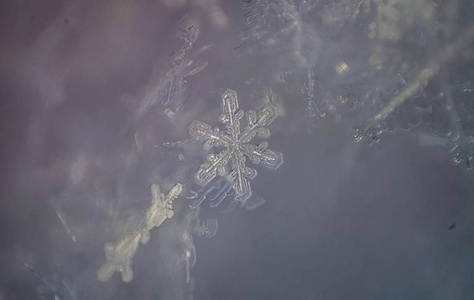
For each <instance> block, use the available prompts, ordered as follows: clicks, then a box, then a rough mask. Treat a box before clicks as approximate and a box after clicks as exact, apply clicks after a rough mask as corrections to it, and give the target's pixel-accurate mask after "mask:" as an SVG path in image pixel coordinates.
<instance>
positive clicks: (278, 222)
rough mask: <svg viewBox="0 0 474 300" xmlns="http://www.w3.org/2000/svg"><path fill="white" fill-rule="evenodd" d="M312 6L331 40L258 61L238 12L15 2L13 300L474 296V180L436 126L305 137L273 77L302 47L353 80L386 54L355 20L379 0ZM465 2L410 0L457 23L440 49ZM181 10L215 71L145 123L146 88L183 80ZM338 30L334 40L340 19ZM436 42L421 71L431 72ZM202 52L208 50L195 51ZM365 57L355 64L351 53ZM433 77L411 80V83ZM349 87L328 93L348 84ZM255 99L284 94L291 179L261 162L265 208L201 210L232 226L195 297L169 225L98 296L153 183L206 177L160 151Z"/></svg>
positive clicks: (156, 108)
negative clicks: (102, 277)
mask: <svg viewBox="0 0 474 300" xmlns="http://www.w3.org/2000/svg"><path fill="white" fill-rule="evenodd" d="M266 2H271V1H266ZM290 2H291V1H290ZM296 2H297V1H295V3H296ZM317 2H318V4H319V5H320V6H319V7H321V9H326V11H327V12H325V16H326V17H327V18H329V19H330V20H331V21H326V22H322V23H321V24H323V25H327V26H326V27H324V26H321V27H318V28H317V29H318V31H317V32H318V37H317V38H314V40H311V39H312V38H313V37H312V36H311V35H310V36H309V37H306V36H303V40H305V39H307V40H310V41H313V42H314V48H311V46H308V45H307V44H304V43H302V41H301V40H296V41H295V40H292V41H291V43H289V46H288V45H287V46H288V47H289V48H290V50H288V49H285V50H282V51H278V49H283V48H285V47H283V43H278V42H277V43H276V45H275V46H274V47H272V46H270V47H269V48H270V49H271V51H270V50H268V48H267V49H259V47H260V46H259V45H258V44H257V47H256V48H257V49H256V50H255V49H253V48H251V49H248V50H247V52H246V50H245V49H242V48H241V47H238V46H239V45H241V44H242V32H243V31H245V30H246V27H247V25H246V24H245V22H244V19H245V17H244V14H245V12H246V11H245V9H244V8H242V3H241V1H226V2H217V1H211V0H207V1H185V0H182V1H175V2H173V1H131V0H121V1H112V0H104V1H80V2H78V1H48V2H47V3H44V2H37V1H28V0H26V1H9V0H7V1H3V2H2V4H1V5H0V45H1V46H0V101H1V102H0V145H1V146H0V157H1V172H0V175H1V179H0V191H1V192H0V195H1V198H0V229H1V234H0V269H1V272H0V299H42V297H43V298H44V299H55V298H54V297H55V296H56V297H59V298H60V299H185V298H189V297H191V296H190V294H194V298H195V299H471V297H472V295H474V287H473V284H472V282H473V280H474V235H473V234H472V230H473V228H474V206H473V199H474V188H473V187H474V185H473V182H474V173H472V171H471V172H470V171H468V170H467V169H466V168H465V167H464V165H458V166H453V165H452V164H451V163H450V158H449V154H448V153H447V152H446V150H445V149H444V147H443V146H442V145H443V143H444V142H445V141H444V140H443V137H439V136H437V135H436V134H435V133H433V132H432V131H430V129H429V128H428V127H429V126H425V127H426V128H425V127H424V124H422V125H420V128H418V130H411V131H401V130H398V131H396V132H394V133H390V134H385V133H384V134H383V138H382V141H381V142H380V143H378V144H376V145H374V146H372V147H368V146H367V145H365V144H364V143H362V142H361V143H354V142H353V139H352V127H353V126H354V124H355V123H357V122H359V121H360V118H363V117H364V114H361V115H357V114H356V113H353V112H352V111H349V110H347V111H345V110H346V109H345V108H344V107H342V108H340V111H341V112H340V114H334V115H329V114H328V116H327V117H325V118H323V119H322V120H320V121H319V122H318V125H317V127H316V128H314V129H312V130H308V128H307V127H308V125H307V124H306V122H305V118H306V115H305V109H304V102H303V101H302V100H301V99H300V98H298V93H290V92H288V91H287V90H286V86H285V84H284V83H282V81H278V80H277V79H275V78H277V77H278V74H281V72H285V71H286V70H290V71H294V69H297V67H292V60H291V59H288V57H287V56H285V55H287V54H288V53H292V52H291V51H293V50H294V48H293V47H296V48H297V49H298V50H301V52H302V53H304V55H305V57H306V58H307V59H308V61H309V62H308V64H311V67H312V68H314V69H317V68H318V64H321V66H322V67H324V68H326V67H327V66H326V64H325V63H323V62H327V64H328V65H329V64H331V63H332V62H338V61H343V60H344V61H350V62H351V63H350V64H349V65H350V66H354V65H355V66H356V67H355V68H356V69H357V70H362V71H364V70H369V69H370V68H371V67H373V66H369V65H366V61H365V60H363V58H365V54H366V53H364V51H376V50H374V48H371V47H372V46H371V45H367V44H366V43H365V42H364V41H363V40H361V39H358V37H357V36H356V35H355V33H354V32H364V30H365V29H361V30H360V31H358V30H359V29H360V28H365V27H366V28H369V27H370V26H369V25H370V23H371V22H372V20H373V19H369V18H370V17H373V15H372V14H371V13H367V16H366V17H367V19H364V18H365V17H364V16H363V15H362V14H360V15H358V16H357V18H353V17H351V16H352V15H351V14H349V15H343V12H346V13H347V11H346V10H343V9H342V8H344V7H347V5H354V3H370V5H371V6H372V11H376V7H377V5H379V4H380V3H381V2H380V3H379V2H378V1H352V2H351V1H339V2H340V5H339V6H337V5H336V8H341V9H339V10H337V9H333V10H331V7H333V5H335V4H333V3H332V2H331V1H327V3H326V4H325V3H324V1H317ZM339 2H338V3H339ZM392 2H393V1H388V3H392ZM405 2H409V1H399V3H405ZM452 2H453V3H456V5H455V8H453V7H451V6H449V5H446V7H439V6H435V4H436V3H434V2H433V1H422V0H419V1H414V2H413V3H415V4H416V5H415V6H416V7H417V8H420V7H421V9H420V10H419V11H421V12H422V11H424V8H423V6H424V5H433V7H436V14H437V15H436V16H437V17H439V20H441V21H439V22H441V23H442V22H443V20H444V22H445V23H443V24H444V25H443V24H441V23H437V22H433V24H435V25H436V26H440V27H442V26H448V25H449V26H451V27H452V28H451V29H450V30H451V31H449V30H446V31H449V32H451V33H452V34H453V36H437V37H436V41H437V43H436V45H438V46H439V47H440V48H442V47H444V46H445V45H449V43H450V41H451V40H452V39H453V40H455V36H454V35H455V34H456V33H458V32H461V31H462V30H463V28H465V27H466V26H472V24H469V22H467V25H466V21H465V20H464V21H463V19H462V17H460V14H461V13H460V12H463V11H471V13H472V10H474V8H473V6H474V4H473V3H472V1H457V2H456V1H452ZM292 3H293V2H292ZM443 5H444V4H443ZM351 7H352V6H351ZM395 7H397V6H396V5H395ZM361 9H362V8H361ZM276 13H278V11H277V12H276ZM280 13H281V11H280ZM331 13H333V14H334V15H330V14H331ZM186 15H187V16H188V17H187V19H186V20H191V21H190V22H191V23H192V24H193V26H196V27H199V36H198V38H197V40H196V41H195V45H194V46H193V50H191V52H190V53H189V56H190V57H191V58H192V59H193V61H207V62H208V65H207V66H206V68H205V69H204V70H203V71H201V72H199V73H198V74H196V75H193V76H189V77H187V78H186V81H187V91H186V95H185V96H183V97H185V101H183V103H179V105H178V106H179V109H180V111H179V114H178V115H177V117H176V119H173V120H171V121H170V119H169V118H168V116H167V115H166V113H165V109H164V107H163V106H162V105H160V104H159V103H158V102H157V103H154V104H155V105H150V107H149V109H148V110H147V111H146V112H145V113H142V114H137V113H136V111H137V110H138V108H139V105H140V103H141V101H142V98H143V97H144V96H145V95H146V93H147V89H146V86H153V83H154V82H156V81H157V80H158V79H157V78H160V76H164V75H163V74H166V70H168V69H170V68H171V67H172V65H171V64H170V60H171V57H172V53H173V51H174V50H176V49H178V48H179V47H180V45H181V43H182V41H180V39H179V37H177V32H178V30H179V27H180V26H181V25H182V24H181V23H182V21H181V20H182V19H183V17H185V16H186ZM470 16H471V17H472V14H471V15H470ZM338 17H340V19H342V20H343V22H342V23H338V24H343V25H340V26H339V27H337V26H336V25H334V23H332V22H333V21H332V20H338ZM317 18H318V16H316V19H317ZM387 18H388V19H390V16H388V17H387ZM407 18H408V17H407ZM427 18H428V17H427ZM446 19H450V20H454V21H451V22H453V23H449V22H448V21H446ZM300 21H301V22H308V24H311V22H310V21H311V20H310V21H308V20H305V19H302V20H300ZM275 22H276V21H275ZM334 22H336V21H334ZM427 24H428V25H426V24H425V25H424V26H429V24H431V23H429V22H427ZM446 24H448V25H446ZM453 24H454V25H453ZM435 25H433V26H435ZM272 26H275V28H276V26H277V25H274V24H273V25H272ZM315 26H316V25H315ZM346 27H347V28H349V29H347V28H346ZM354 28H356V29H357V30H356V29H354ZM346 29H347V30H346ZM275 30H276V29H275ZM351 30H353V31H354V32H352V31H351ZM367 30H368V29H367ZM423 32H430V28H429V27H426V28H424V31H423ZM284 33H285V32H283V34H284ZM353 34H354V36H352V35H353ZM364 34H367V32H365V33H364ZM400 34H401V35H402V38H401V39H402V40H404V39H405V40H407V41H408V42H407V45H404V47H402V48H401V50H400V49H398V50H400V51H403V53H405V52H406V53H411V52H410V51H411V46H410V43H409V42H410V41H412V40H417V36H416V34H419V32H415V31H413V32H412V31H410V30H405V31H403V30H400ZM408 34H413V35H415V37H413V39H412V38H411V36H403V35H408ZM244 37H245V34H244ZM279 38H284V37H281V36H279V35H277V36H276V39H277V40H278V39H279ZM429 39H430V37H429V36H428V38H427V41H424V42H420V44H421V46H420V47H421V49H425V50H423V51H421V54H417V53H415V54H413V57H409V58H407V61H408V62H409V63H410V62H414V61H417V62H418V61H423V62H425V61H427V62H430V61H431V60H433V59H436V57H437V56H436V54H433V53H432V52H436V51H433V49H432V48H430V47H431V46H432V44H430V42H429ZM250 42H252V41H250ZM305 42H307V41H306V40H305ZM308 43H309V42H308ZM301 44H304V45H303V46H301ZM415 44H416V43H415ZM204 45H210V46H211V48H210V49H208V50H205V51H203V52H202V53H197V49H199V48H200V47H202V46H204ZM295 45H297V46H295ZM430 45H431V46H430ZM468 45H469V43H468ZM471 45H472V42H471ZM418 46H419V45H418ZM236 47H237V49H235V48H236ZM279 47H280V48H279ZM308 47H309V48H310V49H309V50H308V49H307V48H308ZM423 47H426V48H423ZM263 48H264V47H263ZM272 48H274V49H272ZM350 49H354V51H355V54H354V55H352V56H350V55H349V56H350V58H348V54H347V53H348V52H350V51H349V50H350ZM259 50H262V51H260V54H259V53H258V52H259ZM319 50H320V52H318V53H316V51H319ZM415 50H417V51H419V49H415ZM415 50H413V52H416V51H415ZM305 51H306V52H305ZM308 53H310V54H308ZM311 53H312V54H314V57H313V56H311ZM383 54H384V53H383V52H382V54H381V55H383ZM359 56H360V57H361V58H360V60H359V61H358V58H359ZM460 57H462V54H459V56H457V57H456V58H455V59H454V61H455V62H457V59H459V61H460V62H457V64H456V63H453V62H445V61H443V62H441V63H442V64H444V65H446V64H450V63H451V64H452V66H451V67H445V68H441V70H440V73H441V74H448V72H449V71H453V70H455V71H456V70H460V73H463V72H465V71H462V72H461V69H463V68H464V69H469V68H470V66H471V67H472V58H470V57H469V55H468V58H467V59H465V60H462V59H461V58H460ZM410 59H412V60H411V61H410ZM430 59H431V60H430ZM469 59H470V60H469ZM466 61H468V62H470V63H471V65H469V64H468V63H466ZM420 65H422V63H420ZM420 65H417V64H409V65H408V68H409V69H413V70H415V71H414V72H415V73H416V70H421V69H422V68H423V67H422V66H420ZM331 66H333V65H331ZM450 68H451V69H450ZM443 72H444V73H443ZM318 76H319V77H321V76H323V77H324V76H325V75H324V74H323V75H321V74H319V75H318ZM445 77H448V79H445V81H444V82H446V80H447V82H449V80H451V79H452V78H454V77H456V75H451V74H448V75H446V76H445ZM334 78H336V79H334ZM337 78H338V77H337V75H327V78H326V77H325V78H319V79H320V80H321V82H331V83H333V84H335V85H337V80H338V79H337ZM471 79H472V78H471ZM436 80H438V81H442V79H439V78H438V79H436ZM452 80H453V81H454V83H459V81H460V80H459V79H452ZM463 80H464V81H463V83H465V82H466V80H465V78H463ZM255 82H257V84H255ZM454 83H453V84H454ZM259 84H261V85H266V86H272V87H273V89H274V91H275V92H276V94H277V95H278V97H279V99H280V101H281V103H282V106H283V110H284V114H283V115H282V116H280V117H278V118H277V119H276V120H275V121H274V122H273V124H272V125H271V126H270V129H271V131H272V135H271V136H270V138H269V140H268V142H269V145H270V148H271V149H273V150H276V151H279V152H282V153H283V155H284V164H283V165H282V166H281V167H280V168H279V169H278V170H276V171H273V170H268V169H266V168H263V167H260V166H257V167H256V168H257V169H258V172H259V174H258V176H257V177H256V178H255V179H254V180H252V188H253V191H254V192H255V193H257V194H258V195H259V196H261V197H263V198H265V199H266V203H265V205H263V206H261V207H259V208H258V209H257V210H255V211H248V210H245V209H243V208H239V209H236V210H234V211H232V212H231V213H227V214H224V213H222V212H221V209H210V208H208V207H207V205H206V204H204V205H203V209H202V214H203V215H205V217H214V218H217V219H218V221H219V230H218V233H217V235H216V236H214V237H213V238H211V239H206V238H204V237H196V238H195V243H196V248H197V262H196V265H195V266H194V268H193V269H192V270H191V274H192V277H193V283H192V284H187V283H185V282H184V280H185V279H184V277H185V274H184V271H183V267H182V265H179V264H177V263H176V262H175V261H173V260H172V258H173V257H174V256H173V255H170V254H169V253H168V252H169V251H173V247H172V246H169V244H167V243H169V240H172V239H173V237H172V235H173V230H172V229H168V231H166V230H167V229H163V231H160V230H161V229H162V228H159V229H157V230H155V231H154V232H153V233H152V242H150V244H148V245H146V246H141V247H140V248H139V250H138V252H137V254H136V256H135V258H134V260H133V269H134V273H135V275H134V280H133V282H132V283H129V284H126V283H123V282H121V280H120V276H118V275H115V276H114V277H113V278H112V279H111V280H110V282H108V283H99V282H97V280H96V271H97V269H98V267H99V266H100V265H101V264H102V262H103V261H104V254H103V244H104V242H106V241H110V240H111V239H112V234H111V232H112V231H113V229H111V228H109V227H110V226H111V225H110V224H109V223H108V222H107V220H109V219H110V215H109V214H110V213H111V211H113V212H116V213H117V212H124V211H134V209H135V208H137V207H139V208H143V207H146V205H148V203H149V199H150V195H149V186H150V184H151V183H155V182H156V183H160V184H162V185H164V186H165V187H166V188H167V189H169V188H170V187H171V186H172V184H173V183H174V182H176V181H181V182H183V183H185V184H187V183H188V184H192V172H193V171H192V170H194V169H196V168H197V167H198V166H199V164H200V163H202V162H203V161H204V159H205V154H204V153H201V152H199V151H197V150H196V148H193V147H191V148H190V149H185V153H186V158H187V160H185V161H184V162H183V161H181V160H179V159H177V155H176V153H175V152H174V151H178V150H176V149H171V150H170V149H167V148H165V149H164V148H162V147H157V146H156V145H161V144H162V143H166V142H170V141H171V142H174V141H180V140H185V139H187V138H188V133H187V125H188V124H189V123H190V122H191V121H192V120H194V119H199V120H202V121H205V122H208V123H210V124H213V125H217V115H218V113H219V98H218V90H219V88H231V89H234V90H236V91H237V93H238V95H242V96H240V97H239V101H240V106H241V108H243V109H244V110H248V109H251V108H254V107H256V106H258V103H257V101H254V100H251V99H252V97H250V96H249V97H246V96H248V95H249V94H250V93H249V90H250V89H252V88H253V87H254V86H255V85H259ZM448 84H449V83H448ZM368 86H369V87H368V88H370V87H371V86H370V84H368ZM374 86H376V84H374ZM297 89H298V88H297ZM134 116H138V117H134ZM309 131H311V133H310V132H309ZM187 168H189V169H187ZM193 168H194V169H193ZM183 170H184V171H183ZM189 170H191V171H189ZM180 201H182V202H184V201H186V199H185V198H182V199H181V200H180ZM137 211H138V209H137ZM176 222H178V221H176ZM173 224H174V225H176V224H175V223H173V222H170V224H168V226H169V227H170V226H173ZM454 224H455V226H454ZM164 226H165V225H164ZM453 227H454V228H453ZM73 236H74V238H72V237H73ZM165 260H167V261H165Z"/></svg>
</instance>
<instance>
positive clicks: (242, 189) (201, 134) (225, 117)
mask: <svg viewBox="0 0 474 300" xmlns="http://www.w3.org/2000/svg"><path fill="white" fill-rule="evenodd" d="M221 111H222V113H221V114H220V115H219V118H218V119H219V121H220V122H221V123H223V124H224V125H225V128H226V130H225V131H223V132H221V131H220V130H219V128H217V127H215V128H212V127H211V126H210V125H208V124H205V123H203V122H200V121H193V122H192V123H191V125H189V134H190V135H191V136H192V137H193V138H195V139H198V140H202V141H204V149H206V150H210V149H211V148H212V147H223V148H224V149H223V150H222V151H220V152H219V153H217V154H214V153H211V154H209V155H208V156H207V162H205V163H203V164H202V165H201V167H200V168H199V170H198V171H197V172H196V174H195V179H196V182H197V183H198V184H199V185H201V186H206V185H207V184H208V183H210V182H211V181H212V180H213V179H214V178H215V177H216V176H217V175H219V176H222V177H225V178H226V179H227V180H228V181H229V182H230V183H231V184H232V189H233V190H234V201H235V202H236V203H238V204H240V205H244V204H245V202H246V201H247V200H248V199H249V198H250V196H251V195H252V190H251V188H250V183H249V181H248V179H253V178H255V176H257V171H256V170H255V169H253V168H250V167H247V166H246V164H245V162H246V158H245V156H247V157H248V158H249V159H250V160H251V161H252V162H253V163H255V164H259V163H261V164H262V165H264V166H265V167H267V168H270V169H277V168H278V167H280V165H281V164H282V163H283V158H282V154H281V153H278V152H274V151H272V150H270V149H267V147H268V143H267V142H265V141H263V142H261V143H260V144H259V145H252V144H249V142H250V141H251V140H252V139H253V138H254V137H255V136H259V137H261V138H267V137H268V136H269V135H270V131H269V130H268V129H267V128H265V126H268V125H270V123H272V122H273V120H274V119H275V118H276V117H277V116H278V112H277V108H276V107H275V106H274V105H272V104H266V105H265V106H264V107H263V108H262V109H261V110H260V111H259V112H258V113H257V112H255V111H254V110H250V111H248V112H247V113H246V114H245V116H246V120H247V126H245V128H244V129H243V130H241V128H240V119H242V117H243V116H244V112H243V111H242V110H239V102H238V99H237V93H236V92H235V91H233V90H230V89H227V90H226V91H225V92H224V93H223V94H222V103H221ZM229 165H230V168H229ZM225 194H227V193H225Z"/></svg>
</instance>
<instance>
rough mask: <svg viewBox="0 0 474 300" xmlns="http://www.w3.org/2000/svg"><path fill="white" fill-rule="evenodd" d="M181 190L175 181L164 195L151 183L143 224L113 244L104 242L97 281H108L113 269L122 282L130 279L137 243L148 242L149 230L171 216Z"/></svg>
mask: <svg viewBox="0 0 474 300" xmlns="http://www.w3.org/2000/svg"><path fill="white" fill-rule="evenodd" d="M182 190H183V186H182V185H181V184H180V183H177V184H176V185H175V186H174V187H173V188H172V189H171V191H170V192H169V193H168V195H166V196H165V195H164V194H163V193H160V188H159V186H158V185H156V184H153V185H152V186H151V194H152V196H153V199H152V204H151V206H150V207H149V208H148V210H147V212H146V221H145V222H144V223H145V224H142V225H140V226H139V228H135V229H134V230H132V231H131V232H128V233H127V234H126V235H125V236H123V237H121V238H120V239H119V240H118V241H117V242H116V243H115V244H113V243H106V244H105V246H104V250H105V257H106V259H107V261H106V262H105V263H104V264H103V265H102V266H101V267H100V269H99V271H98V272H97V279H99V281H102V282H105V281H108V280H109V279H110V277H112V275H113V274H114V272H115V271H118V272H121V273H122V280H123V281H124V282H130V281H132V279H133V272H132V266H131V265H132V261H131V260H132V258H133V256H135V253H136V252H137V249H138V246H139V243H140V242H141V243H142V244H146V243H148V241H149V240H150V230H151V229H153V228H154V227H159V226H160V225H161V224H162V223H163V222H164V221H165V220H166V219H169V218H172V217H173V215H174V212H173V201H174V200H175V199H176V198H178V196H179V195H180V194H181V191H182Z"/></svg>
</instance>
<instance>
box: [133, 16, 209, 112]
mask: <svg viewBox="0 0 474 300" xmlns="http://www.w3.org/2000/svg"><path fill="white" fill-rule="evenodd" d="M181 23H182V24H181V27H180V30H179V32H178V38H179V39H180V40H182V44H181V46H180V47H179V48H178V49H176V50H175V51H174V52H173V54H172V57H171V65H172V66H171V68H170V69H168V70H167V71H166V72H165V73H164V74H163V73H160V74H157V75H156V77H154V78H152V80H151V81H150V83H149V84H148V85H147V86H146V87H145V89H144V91H143V92H142V94H143V98H142V102H141V103H140V106H139V108H138V110H137V113H136V118H140V117H141V116H143V115H144V114H145V113H146V112H147V111H148V110H149V109H150V108H151V107H152V106H154V105H156V104H161V105H162V106H163V107H165V113H166V115H167V116H168V117H169V118H170V120H172V121H173V120H174V118H175V116H176V114H177V113H178V111H179V110H180V108H181V107H182V106H183V104H184V102H185V101H186V100H187V99H186V98H187V85H188V82H187V79H188V77H191V76H194V75H196V74H198V73H199V72H201V71H202V70H204V68H206V66H207V64H208V62H207V61H200V62H199V61H198V62H196V61H195V58H196V56H198V55H199V54H201V53H203V52H205V51H207V50H208V49H209V48H210V45H209V44H205V45H203V46H202V47H200V48H199V49H198V50H196V51H195V52H194V53H192V52H191V51H192V49H193V47H194V46H195V43H196V40H197V38H198V36H199V27H198V25H197V24H192V23H190V22H189V21H188V19H187V18H184V20H183V21H182V22H181Z"/></svg>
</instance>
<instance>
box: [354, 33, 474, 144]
mask: <svg viewBox="0 0 474 300" xmlns="http://www.w3.org/2000/svg"><path fill="white" fill-rule="evenodd" d="M473 40H474V29H473V28H468V29H466V30H465V31H464V32H463V33H462V34H461V35H459V36H458V38H457V39H456V40H455V41H454V42H453V43H450V44H449V45H448V46H446V47H445V48H444V49H442V50H441V51H440V54H439V55H438V56H437V57H435V58H434V59H432V60H431V61H429V62H427V63H426V65H425V67H424V68H423V69H421V70H420V71H419V72H418V74H416V76H414V78H413V79H412V80H411V81H409V82H405V80H404V79H403V78H402V77H401V75H400V74H398V75H399V76H400V77H401V81H402V83H403V84H402V85H401V87H400V88H396V93H395V96H393V97H391V98H390V99H389V101H387V102H383V101H382V102H383V103H382V105H380V103H379V105H378V107H377V112H376V113H375V114H374V115H372V116H371V117H370V118H368V121H366V122H364V123H363V124H361V125H358V126H356V127H355V131H356V132H355V135H354V139H355V141H357V142H359V141H361V140H365V141H366V142H367V144H369V145H372V144H373V142H378V141H379V140H380V135H381V134H382V133H383V131H386V130H390V128H391V127H392V128H394V129H395V128H396V127H397V125H401V126H399V127H401V128H402V129H410V125H412V124H413V125H416V124H417V118H419V117H418V116H416V114H417V110H418V111H419V110H420V109H421V107H422V105H417V102H419V99H417V98H419V96H420V95H421V94H422V93H423V91H424V90H425V88H426V86H427V85H428V84H429V82H430V81H431V80H433V78H434V77H435V76H437V75H438V73H439V71H440V69H441V68H442V67H443V66H444V65H445V64H446V63H448V62H449V61H451V60H452V59H454V58H455V57H456V53H458V52H459V51H461V50H463V49H464V48H465V47H466V46H468V45H469V44H470V43H472V41H473ZM399 86H400V85H399ZM378 100H379V101H380V99H378ZM446 105H448V106H449V103H447V104H446ZM413 106H415V107H413ZM427 106H428V107H427V109H428V111H430V110H432V109H433V108H432V107H431V104H430V103H428V104H427ZM410 107H411V108H410ZM424 119H429V117H424ZM390 123H392V126H391V124H390ZM393 123H395V124H393ZM397 123H398V124H397ZM403 124H406V125H405V126H403Z"/></svg>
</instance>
